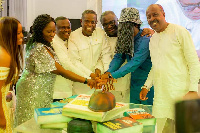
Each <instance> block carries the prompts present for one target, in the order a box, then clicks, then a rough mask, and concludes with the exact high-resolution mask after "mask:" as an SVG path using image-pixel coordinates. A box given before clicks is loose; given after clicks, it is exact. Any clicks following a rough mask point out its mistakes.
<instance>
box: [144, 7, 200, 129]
mask: <svg viewBox="0 0 200 133" xmlns="http://www.w3.org/2000/svg"><path fill="white" fill-rule="evenodd" d="M146 16H147V21H148V24H149V25H150V26H151V28H153V29H154V30H155V31H156V33H154V35H153V36H152V37H151V39H150V44H149V49H150V55H151V61H152V68H151V71H150V73H149V75H148V78H147V80H146V82H145V84H144V86H143V87H142V90H141V92H140V98H141V100H146V99H147V98H146V94H147V93H148V91H149V88H150V87H151V86H152V85H153V86H154V90H155V95H154V103H153V115H154V116H155V117H156V118H157V127H158V130H157V131H158V132H162V131H165V132H174V114H175V112H174V103H175V101H176V100H178V99H181V98H182V97H183V96H184V97H185V98H190V97H192V98H197V97H198V95H197V90H198V80H199V78H200V64H199V62H198V57H197V54H196V52H195V47H194V44H193V42H192V38H191V35H190V34H189V32H188V31H187V30H186V29H185V28H184V27H181V26H179V25H176V24H171V23H168V22H166V20H165V12H164V10H163V8H162V6H161V5H158V4H153V5H150V6H149V7H148V8H147V10H146ZM164 125H165V126H164Z"/></svg>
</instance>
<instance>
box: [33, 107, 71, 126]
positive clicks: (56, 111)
mask: <svg viewBox="0 0 200 133" xmlns="http://www.w3.org/2000/svg"><path fill="white" fill-rule="evenodd" d="M34 118H35V121H36V122H37V123H38V124H50V123H67V122H69V121H71V120H72V118H70V117H67V116H63V115H62V107H54V108H36V109H35V110H34Z"/></svg>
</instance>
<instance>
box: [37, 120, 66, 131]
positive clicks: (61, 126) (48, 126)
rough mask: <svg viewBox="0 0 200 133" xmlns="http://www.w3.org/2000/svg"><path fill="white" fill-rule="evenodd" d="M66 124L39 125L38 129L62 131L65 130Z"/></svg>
mask: <svg viewBox="0 0 200 133" xmlns="http://www.w3.org/2000/svg"><path fill="white" fill-rule="evenodd" d="M67 124H68V123H67V122H66V123H64V122H63V123H50V124H40V128H42V129H63V128H67Z"/></svg>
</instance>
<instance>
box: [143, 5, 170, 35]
mask: <svg viewBox="0 0 200 133" xmlns="http://www.w3.org/2000/svg"><path fill="white" fill-rule="evenodd" d="M146 17H147V21H148V24H149V25H150V26H151V28H152V29H154V30H155V31H156V32H158V33H159V32H162V31H164V30H165V29H166V28H167V25H168V24H167V22H166V21H165V13H164V12H163V11H162V9H161V8H160V7H159V6H158V5H156V4H153V5H150V6H149V7H148V8H147V11H146Z"/></svg>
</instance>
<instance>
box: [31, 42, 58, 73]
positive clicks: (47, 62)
mask: <svg viewBox="0 0 200 133" xmlns="http://www.w3.org/2000/svg"><path fill="white" fill-rule="evenodd" d="M30 58H31V62H30V63H33V64H34V67H35V69H34V71H35V72H36V73H45V72H51V71H54V70H57V68H56V66H55V60H54V59H53V58H52V57H51V55H49V53H48V52H47V50H46V49H45V48H44V47H43V46H41V47H38V48H36V49H35V50H33V51H31V53H30Z"/></svg>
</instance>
